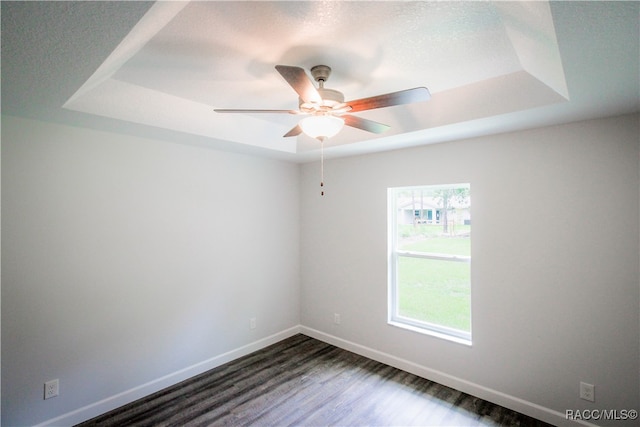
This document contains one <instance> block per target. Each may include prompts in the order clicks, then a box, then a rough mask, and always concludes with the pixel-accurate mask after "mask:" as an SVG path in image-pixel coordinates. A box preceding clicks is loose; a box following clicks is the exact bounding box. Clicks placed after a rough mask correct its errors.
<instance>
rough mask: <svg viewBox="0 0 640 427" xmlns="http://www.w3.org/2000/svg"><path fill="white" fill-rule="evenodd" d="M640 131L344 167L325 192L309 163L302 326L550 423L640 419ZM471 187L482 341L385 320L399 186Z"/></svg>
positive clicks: (629, 127) (410, 155) (475, 321)
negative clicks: (591, 416) (391, 200)
mask: <svg viewBox="0 0 640 427" xmlns="http://www.w3.org/2000/svg"><path fill="white" fill-rule="evenodd" d="M638 130H639V129H638V117H637V116H626V117H619V118H613V119H606V120H594V121H587V122H580V123H575V124H569V125H565V126H557V127H550V128H541V129H536V130H531V131H525V132H517V133H510V134H503V135H497V136H489V137H483V138H478V139H471V140H465V141H457V142H451V143H444V144H438V145H431V146H425V147H421V148H415V149H407V150H399V151H395V152H386V153H380V154H372V155H366V156H358V157H351V158H342V159H335V160H332V161H328V162H325V170H324V176H325V185H326V191H325V196H324V197H323V198H321V197H320V196H319V195H318V191H317V185H318V184H317V182H318V168H317V164H308V165H304V167H303V168H302V181H301V183H302V186H301V201H302V203H301V230H302V234H301V251H302V252H301V254H302V257H301V260H302V263H301V272H302V278H303V280H302V307H301V308H302V324H303V325H304V326H305V327H307V328H309V329H310V330H311V332H312V333H314V334H315V335H317V336H320V337H324V338H329V339H330V340H333V341H334V342H336V343H339V344H341V345H347V346H350V347H353V349H354V350H356V351H358V350H363V349H364V350H366V351H364V353H365V354H367V352H368V353H371V354H373V355H374V356H376V355H377V356H380V357H379V358H381V359H385V360H390V361H392V362H393V361H395V362H397V363H396V364H399V365H401V366H406V367H407V368H408V369H412V368H414V370H417V371H421V369H422V372H427V373H430V374H431V376H433V375H436V376H438V378H437V379H439V380H441V381H444V382H448V383H450V384H452V385H454V386H456V387H459V388H461V389H463V390H465V391H470V392H473V393H474V394H483V395H484V396H487V397H490V398H492V399H493V400H496V399H497V400H501V401H503V402H506V403H509V404H511V406H513V405H514V403H515V404H516V406H517V405H518V400H519V399H520V400H522V401H523V402H521V403H523V405H521V406H522V408H521V409H525V410H528V411H529V412H535V413H536V415H539V416H547V415H549V414H547V412H550V414H551V415H552V416H553V415H555V416H558V415H561V416H562V417H563V416H564V413H565V409H595V408H599V409H638V402H639V401H640V392H639V383H638V381H639V377H640V350H639V344H640V341H639V338H640V284H639V276H638V258H639V251H638V220H639V209H638V205H639V200H638V187H639V185H640V183H639V173H638V161H639V147H638V145H639V141H638V138H639V131H638ZM459 182H470V183H471V194H472V196H471V197H472V216H473V232H472V237H471V242H472V267H471V268H472V285H471V286H472V329H473V346H472V347H467V346H464V345H460V344H456V343H452V342H448V341H445V340H442V339H438V338H434V337H430V336H426V335H422V334H418V333H414V332H409V331H406V330H403V329H399V328H397V327H393V326H389V325H387V322H386V319H387V200H386V197H387V193H386V190H387V187H393V186H408V185H422V184H443V183H445V184H446V183H459ZM334 313H339V314H340V315H341V324H340V325H335V324H334V323H333V314H334ZM371 350H373V352H371ZM580 381H585V382H588V383H591V384H595V386H596V389H595V390H596V391H595V394H596V403H589V402H586V401H583V400H580V399H579V398H578V387H579V382H580ZM536 405H540V406H541V407H543V408H542V409H541V411H537V412H536V408H535V406H536ZM553 411H557V412H556V413H555V414H554V413H553ZM547 418H549V417H547ZM552 418H553V417H552ZM549 419H551V418H549ZM556 421H557V419H556Z"/></svg>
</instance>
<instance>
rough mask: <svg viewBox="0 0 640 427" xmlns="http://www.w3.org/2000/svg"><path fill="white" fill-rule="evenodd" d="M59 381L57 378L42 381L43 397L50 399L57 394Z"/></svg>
mask: <svg viewBox="0 0 640 427" xmlns="http://www.w3.org/2000/svg"><path fill="white" fill-rule="evenodd" d="M59 388H60V383H59V382H58V380H51V381H47V382H46V383H44V398H45V400H46V399H51V398H52V397H56V396H57V395H58V392H59Z"/></svg>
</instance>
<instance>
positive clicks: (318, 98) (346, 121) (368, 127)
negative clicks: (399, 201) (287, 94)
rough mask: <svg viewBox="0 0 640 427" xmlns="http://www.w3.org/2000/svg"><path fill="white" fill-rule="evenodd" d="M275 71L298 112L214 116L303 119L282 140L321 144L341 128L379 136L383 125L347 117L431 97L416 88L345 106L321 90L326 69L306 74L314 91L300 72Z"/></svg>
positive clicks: (296, 69)
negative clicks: (293, 116) (307, 138)
mask: <svg viewBox="0 0 640 427" xmlns="http://www.w3.org/2000/svg"><path fill="white" fill-rule="evenodd" d="M276 70H277V71H278V72H279V73H280V75H282V77H284V79H285V80H286V81H287V83H289V85H290V86H291V87H292V88H293V90H295V91H296V93H297V94H298V96H299V104H298V106H299V109H298V110H250V109H247V110H242V109H215V110H214V111H215V112H217V113H245V114H248V113H284V114H297V115H306V116H309V117H307V118H305V119H302V120H301V121H300V122H299V123H298V124H297V125H296V126H295V127H294V128H293V129H291V130H290V131H289V132H287V133H286V134H285V135H284V137H289V136H297V135H299V134H301V133H303V132H304V133H305V134H307V135H309V136H311V137H313V138H318V139H320V141H321V142H322V141H324V139H325V138H330V137H332V136H334V135H335V134H337V133H338V132H340V130H341V129H342V126H343V125H347V126H351V127H354V128H357V129H362V130H365V131H367V132H373V133H382V132H384V131H386V130H388V129H389V128H390V126H387V125H385V124H382V123H378V122H375V121H373V120H368V119H364V118H362V117H358V116H354V115H352V114H350V113H357V112H360V111H366V110H372V109H375V108H384V107H391V106H394V105H403V104H411V103H414V102H421V101H428V100H429V99H430V98H431V94H430V93H429V90H428V89H427V88H426V87H417V88H413V89H407V90H402V91H399V92H392V93H387V94H384V95H377V96H371V97H368V98H362V99H356V100H353V101H347V102H345V101H344V95H343V94H342V92H339V91H337V90H334V89H328V88H325V87H324V83H325V82H326V81H327V79H328V78H329V76H330V75H331V68H330V67H328V66H326V65H316V66H314V67H312V68H311V70H310V71H311V75H312V76H313V79H314V80H315V81H316V82H317V83H318V88H316V87H315V85H314V84H313V82H312V81H311V80H310V79H309V78H308V76H307V74H306V72H305V70H304V69H303V68H300V67H293V66H289V65H276Z"/></svg>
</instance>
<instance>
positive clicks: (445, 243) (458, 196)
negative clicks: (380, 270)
mask: <svg viewBox="0 0 640 427" xmlns="http://www.w3.org/2000/svg"><path fill="white" fill-rule="evenodd" d="M470 190H471V186H470V185H469V184H452V185H438V186H421V187H402V188H390V189H389V192H388V204H389V323H390V324H392V325H394V326H399V327H403V328H408V329H412V330H415V331H418V332H423V333H428V334H432V335H436V336H440V337H443V338H447V339H451V340H454V341H458V342H462V343H465V344H470V343H471V195H470Z"/></svg>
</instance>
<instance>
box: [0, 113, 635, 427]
mask: <svg viewBox="0 0 640 427" xmlns="http://www.w3.org/2000/svg"><path fill="white" fill-rule="evenodd" d="M638 135H639V128H638V116H625V117H618V118H612V119H606V120H594V121H587V122H581V123H575V124H570V125H566V126H557V127H552V128H543V129H536V130H531V131H526V132H518V133H512V134H505V135H498V136H492V137H483V138H478V139H473V140H465V141H457V142H452V143H445V144H438V145H431V146H425V147H421V148H415V149H408V150H400V151H395V152H387V153H380V154H373V155H366V156H357V157H351V158H342V159H335V160H330V161H327V162H326V163H325V182H326V195H325V196H324V197H322V198H321V197H320V196H319V191H318V189H319V187H318V178H319V175H318V174H319V167H318V166H319V165H318V164H317V163H312V164H306V165H302V166H298V165H292V164H288V163H283V162H278V161H273V160H265V159H259V158H254V157H249V156H242V155H238V154H232V153H225V152H220V151H214V150H208V149H205V148H200V147H191V146H182V145H178V144H170V143H165V142H159V141H150V140H144V139H140V138H133V137H127V136H122V135H116V134H111V133H104V132H97V131H91V130H86V129H78V128H72V127H67V126H60V125H52V124H46V123H42V122H36V121H31V120H23V119H16V118H12V117H3V121H2V391H3V393H2V417H3V418H2V424H3V425H20V424H34V423H37V422H41V421H45V420H51V419H55V417H57V416H63V418H62V420H63V421H64V422H66V423H69V422H70V420H74V419H76V420H79V419H80V418H82V417H83V416H86V415H88V414H91V413H92V412H93V413H99V411H100V410H103V409H106V408H107V406H108V405H107V404H106V403H105V404H102V403H103V402H107V403H108V404H109V405H113V404H117V403H118V402H120V401H122V400H126V399H130V398H131V397H135V395H136V393H138V394H144V393H146V392H148V391H150V390H151V389H153V388H154V387H155V388H159V387H161V386H163V385H166V384H167V383H170V382H173V381H175V380H177V379H179V377H180V375H182V374H183V375H184V376H188V375H190V374H193V373H194V372H196V371H197V370H198V369H205V368H207V367H208V366H211V365H215V364H217V363H219V362H223V361H224V360H225V359H228V358H232V357H234V356H236V355H238V354H240V353H241V352H243V351H249V350H251V349H252V348H256V347H259V346H260V345H263V344H265V343H267V342H269V340H272V339H278V338H279V337H281V336H283V334H285V335H286V334H287V333H292V331H296V330H299V329H297V328H299V326H298V325H303V326H302V327H301V328H302V330H303V331H306V332H308V333H310V334H315V335H317V336H320V337H323V338H326V339H328V340H333V341H335V342H338V343H340V344H342V345H343V346H345V347H349V348H353V349H355V350H361V352H363V353H367V352H369V353H370V354H372V355H373V356H380V357H378V358H381V359H385V358H386V359H387V360H388V361H389V362H391V363H395V362H399V363H396V364H399V365H402V366H405V367H406V368H407V369H408V370H414V371H418V372H422V373H424V374H425V375H426V376H428V377H431V378H434V379H438V380H440V381H441V382H444V383H449V384H450V385H454V386H456V387H458V388H460V389H462V390H465V391H472V392H474V393H475V394H478V395H483V397H488V398H491V399H493V400H496V401H499V402H503V403H507V404H510V405H511V406H516V407H518V405H520V408H521V409H523V410H526V411H528V412H530V413H531V412H533V413H535V414H536V415H540V416H548V417H547V418H549V417H551V418H553V417H554V416H555V417H556V418H553V419H555V420H558V419H559V417H560V415H562V414H564V410H565V409H579V408H584V409H595V408H600V409H612V408H618V409H625V408H627V409H630V408H637V402H638V401H640V392H639V389H640V384H639V380H638V378H639V376H640V366H639V363H640V362H639V361H640V348H639V347H640V280H639V273H638V265H639V260H640V251H639V249H638V247H639V235H640V234H639V230H638V225H639V218H640V213H639V199H640V194H639V190H638V189H639V188H640V179H639V161H640V156H639V146H638V145H639V142H638ZM450 182H470V183H471V185H472V197H473V208H472V209H473V212H472V214H473V221H474V229H473V235H472V245H473V249H472V250H473V253H472V256H473V263H472V280H473V283H472V295H473V301H472V309H473V346H471V347H467V346H463V345H460V344H455V343H451V342H448V341H443V340H440V339H436V338H433V337H429V336H425V335H421V334H416V333H413V332H409V331H405V330H402V329H398V328H395V327H391V326H389V325H387V324H386V307H387V299H386V295H387V281H386V278H387V261H386V251H387V248H386V227H387V225H386V219H387V218H386V213H387V208H386V189H387V187H389V186H401V185H416V184H435V183H450ZM300 279H301V282H300ZM300 283H301V284H300ZM334 313H340V315H341V318H342V322H341V324H340V325H335V324H334V323H333V314H334ZM250 317H256V318H257V321H258V322H257V323H258V327H257V328H256V329H254V330H251V329H250V328H249V318H250ZM252 346H253V347H252ZM239 349H240V350H239ZM403 364H404V365H403ZM180 373H182V374H180ZM53 378H59V379H60V381H61V383H60V389H61V394H60V396H59V397H56V398H54V399H50V400H47V401H44V400H43V399H42V387H43V383H44V381H47V380H50V379H53ZM579 381H586V382H590V383H593V384H595V385H596V403H595V404H591V403H588V402H585V401H582V400H580V399H579V398H578V383H579ZM122 396H124V397H122ZM120 397H122V399H120ZM103 399H104V400H103ZM118 399H120V400H118ZM101 402H102V403H101ZM100 405H102V406H100ZM87 408H88V409H87ZM74 411H75V412H74ZM536 411H538V412H536ZM65 414H67V415H65ZM68 414H71V415H68ZM73 414H77V417H76V418H74V416H73ZM64 422H59V423H58V424H60V423H64Z"/></svg>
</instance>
